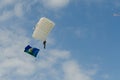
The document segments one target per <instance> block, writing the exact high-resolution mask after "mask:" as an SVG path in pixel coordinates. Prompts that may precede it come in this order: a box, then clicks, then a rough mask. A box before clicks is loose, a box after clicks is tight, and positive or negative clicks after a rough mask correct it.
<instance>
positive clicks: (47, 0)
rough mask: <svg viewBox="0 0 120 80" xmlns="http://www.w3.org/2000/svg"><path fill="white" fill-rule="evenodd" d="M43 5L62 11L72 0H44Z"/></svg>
mask: <svg viewBox="0 0 120 80" xmlns="http://www.w3.org/2000/svg"><path fill="white" fill-rule="evenodd" d="M42 1H43V5H44V6H45V7H47V8H51V9H60V8H63V7H65V6H67V5H68V4H69V2H70V0H42Z"/></svg>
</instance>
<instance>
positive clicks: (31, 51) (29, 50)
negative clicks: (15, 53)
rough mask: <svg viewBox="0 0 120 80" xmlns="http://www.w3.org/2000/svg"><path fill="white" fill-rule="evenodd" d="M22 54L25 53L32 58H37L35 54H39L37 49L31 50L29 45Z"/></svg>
mask: <svg viewBox="0 0 120 80" xmlns="http://www.w3.org/2000/svg"><path fill="white" fill-rule="evenodd" d="M24 52H26V53H28V54H30V55H32V56H34V57H37V54H38V52H39V49H37V48H32V47H31V46H30V45H27V46H26V47H25V50H24Z"/></svg>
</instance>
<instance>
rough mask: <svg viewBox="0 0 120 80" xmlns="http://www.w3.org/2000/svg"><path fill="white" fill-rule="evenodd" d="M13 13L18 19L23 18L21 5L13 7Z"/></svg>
mask: <svg viewBox="0 0 120 80" xmlns="http://www.w3.org/2000/svg"><path fill="white" fill-rule="evenodd" d="M14 13H15V15H16V16H18V17H21V16H23V13H24V11H23V5H22V4H20V3H18V4H16V5H15V7H14Z"/></svg>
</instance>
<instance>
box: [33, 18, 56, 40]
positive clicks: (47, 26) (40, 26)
mask: <svg viewBox="0 0 120 80" xmlns="http://www.w3.org/2000/svg"><path fill="white" fill-rule="evenodd" d="M54 25H55V23H54V22H53V21H51V20H50V19H48V18H45V17H43V18H41V19H40V20H39V21H38V23H37V24H36V26H35V30H34V32H33V34H32V37H33V38H35V39H37V40H41V41H45V40H46V39H47V36H48V34H49V33H50V31H51V30H52V29H53V27H54Z"/></svg>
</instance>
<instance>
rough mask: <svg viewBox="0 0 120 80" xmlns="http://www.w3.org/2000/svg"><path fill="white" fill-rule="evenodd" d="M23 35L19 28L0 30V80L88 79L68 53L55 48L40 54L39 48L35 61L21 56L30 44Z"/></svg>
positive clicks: (28, 56)
mask: <svg viewBox="0 0 120 80" xmlns="http://www.w3.org/2000/svg"><path fill="white" fill-rule="evenodd" d="M17 28H18V27H17ZM20 32H22V33H20ZM3 34H4V35H3ZM25 34H26V33H25V31H24V30H22V29H12V28H9V29H7V28H0V36H1V38H0V50H1V52H2V53H0V63H1V66H0V79H2V80H13V79H15V80H28V79H29V80H33V79H34V80H38V79H39V80H48V79H55V80H61V77H62V80H68V79H69V80H80V79H82V80H91V77H90V76H89V75H87V74H85V73H84V70H83V71H82V69H81V68H80V67H79V64H78V63H76V62H75V61H73V60H71V58H70V57H71V56H70V54H71V53H70V52H69V51H66V50H58V49H53V50H49V51H43V50H42V49H41V51H40V54H39V57H38V58H37V59H36V60H35V58H33V57H32V56H31V55H29V54H26V53H24V52H23V50H24V47H25V46H26V45H27V42H28V41H29V38H27V36H26V35H25ZM18 36H19V37H18ZM71 76H72V77H71Z"/></svg>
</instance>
